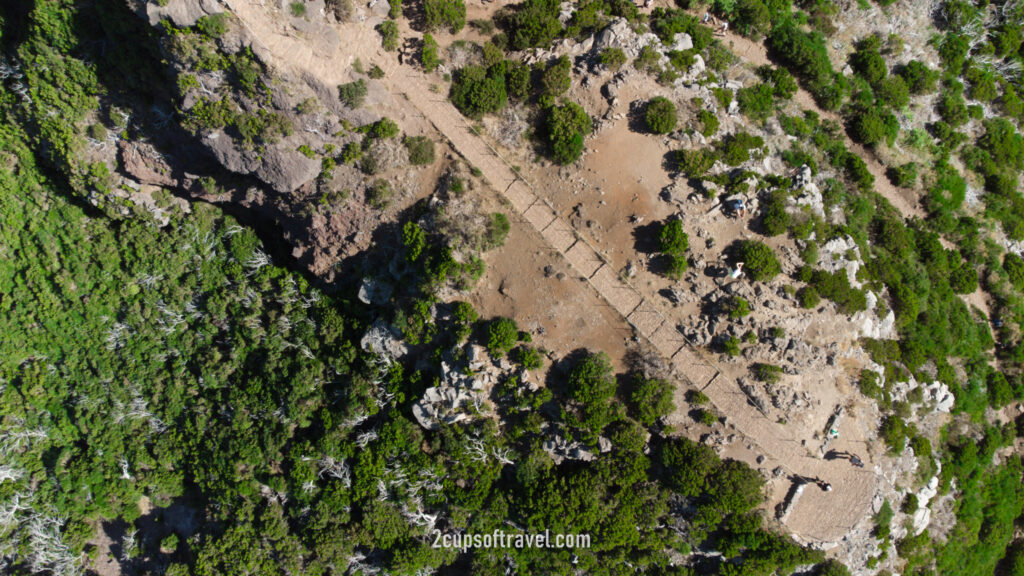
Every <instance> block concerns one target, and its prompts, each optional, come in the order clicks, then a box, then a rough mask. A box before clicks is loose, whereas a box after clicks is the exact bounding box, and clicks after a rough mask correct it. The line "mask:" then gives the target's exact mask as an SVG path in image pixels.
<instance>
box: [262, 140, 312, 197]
mask: <svg viewBox="0 0 1024 576" xmlns="http://www.w3.org/2000/svg"><path fill="white" fill-rule="evenodd" d="M318 174H320V161H319V160H316V159H314V158H307V157H306V156H304V155H303V154H302V153H300V152H298V151H295V150H285V149H282V148H270V149H268V150H267V151H266V153H265V154H264V155H263V157H262V162H260V165H259V168H258V169H257V170H256V176H257V177H259V179H260V180H262V181H263V182H266V183H267V184H268V185H269V186H270V187H271V188H273V189H274V191H276V192H280V193H282V194H284V193H288V192H291V191H293V190H296V189H297V188H299V187H300V186H302V185H304V184H306V183H308V182H311V181H312V180H313V179H314V178H316V177H317V175H318Z"/></svg>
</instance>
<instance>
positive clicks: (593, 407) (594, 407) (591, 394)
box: [563, 352, 616, 444]
mask: <svg viewBox="0 0 1024 576" xmlns="http://www.w3.org/2000/svg"><path fill="white" fill-rule="evenodd" d="M566 388H567V392H568V394H569V397H570V398H571V399H572V400H574V401H575V402H577V403H579V410H578V411H574V412H573V413H566V412H563V417H565V418H566V421H567V423H569V424H570V425H571V426H575V427H578V428H581V429H582V430H583V431H584V433H585V434H584V440H585V441H587V442H588V443H590V444H596V443H597V439H598V434H599V433H600V431H601V430H602V429H604V427H605V426H607V425H608V424H610V423H611V422H612V421H613V420H614V419H615V417H616V412H615V410H613V404H612V400H613V398H614V396H615V374H614V371H613V370H612V364H611V360H610V359H609V358H608V355H607V354H605V353H604V352H598V353H596V354H590V355H588V356H587V357H586V358H584V359H583V360H581V361H580V362H579V363H578V364H577V365H576V366H574V367H573V369H572V371H571V372H570V373H569V381H568V383H567V386H566Z"/></svg>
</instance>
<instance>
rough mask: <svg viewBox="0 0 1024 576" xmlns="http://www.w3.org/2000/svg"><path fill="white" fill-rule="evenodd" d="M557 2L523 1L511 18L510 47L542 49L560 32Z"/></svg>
mask: <svg viewBox="0 0 1024 576" xmlns="http://www.w3.org/2000/svg"><path fill="white" fill-rule="evenodd" d="M558 13H559V2H558V0H525V2H523V3H522V4H519V5H517V7H516V11H515V13H514V14H513V16H512V47H513V48H515V49H516V50H524V49H526V48H532V47H544V46H547V45H548V44H550V43H551V41H552V40H554V39H555V37H557V36H558V35H559V34H560V33H561V32H562V24H561V23H560V22H559V21H558Z"/></svg>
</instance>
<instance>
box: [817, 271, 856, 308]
mask: <svg viewBox="0 0 1024 576" xmlns="http://www.w3.org/2000/svg"><path fill="white" fill-rule="evenodd" d="M808 283H809V284H810V285H811V286H813V287H814V289H815V290H816V291H817V292H818V294H820V295H821V296H824V297H825V298H828V299H829V300H831V301H833V302H835V303H836V306H838V307H839V311H840V312H842V313H844V314H854V313H856V312H861V311H863V310H866V309H867V294H866V293H865V292H864V291H863V290H858V289H856V288H854V287H853V286H851V285H850V278H849V276H848V275H847V273H846V270H842V269H840V270H837V271H836V272H835V273H834V274H830V273H829V272H826V271H825V270H814V271H813V272H812V273H811V278H810V280H809V281H808Z"/></svg>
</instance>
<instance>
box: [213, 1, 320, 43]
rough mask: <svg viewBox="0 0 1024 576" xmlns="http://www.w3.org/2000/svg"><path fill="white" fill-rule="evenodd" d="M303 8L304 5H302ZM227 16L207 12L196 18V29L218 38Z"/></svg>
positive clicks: (223, 31) (226, 24)
mask: <svg viewBox="0 0 1024 576" xmlns="http://www.w3.org/2000/svg"><path fill="white" fill-rule="evenodd" d="M303 8H305V6H303ZM228 18H229V15H228V13H227V12H219V13H217V14H207V15H206V16H203V17H201V18H200V19H199V20H196V29H197V30H199V33H200V34H203V35H205V36H209V37H210V38H220V37H221V36H223V35H224V33H225V32H227V30H228Z"/></svg>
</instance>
